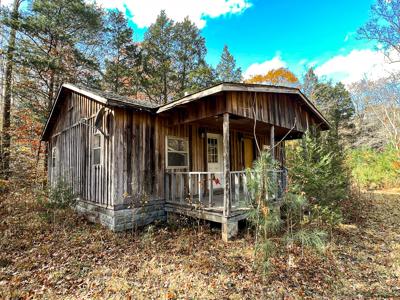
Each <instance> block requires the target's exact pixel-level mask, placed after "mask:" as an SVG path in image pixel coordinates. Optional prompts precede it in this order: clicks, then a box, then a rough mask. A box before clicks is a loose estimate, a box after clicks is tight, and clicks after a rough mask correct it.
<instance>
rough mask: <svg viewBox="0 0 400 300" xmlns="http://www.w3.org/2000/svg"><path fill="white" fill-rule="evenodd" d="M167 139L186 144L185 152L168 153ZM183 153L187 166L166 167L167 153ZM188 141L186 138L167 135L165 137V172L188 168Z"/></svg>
mask: <svg viewBox="0 0 400 300" xmlns="http://www.w3.org/2000/svg"><path fill="white" fill-rule="evenodd" d="M168 139H175V140H180V141H183V142H185V144H186V149H187V150H186V151H168ZM170 152H171V153H184V154H186V155H187V165H186V166H170V165H168V153H170ZM189 159H190V157H189V139H188V138H186V137H178V136H172V135H167V136H165V168H166V169H167V170H172V169H187V168H189V164H190V163H189Z"/></svg>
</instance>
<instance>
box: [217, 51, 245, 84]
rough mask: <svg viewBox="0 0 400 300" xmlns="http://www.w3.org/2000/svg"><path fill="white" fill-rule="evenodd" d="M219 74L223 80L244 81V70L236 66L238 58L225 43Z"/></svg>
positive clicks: (219, 77) (218, 69)
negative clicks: (236, 58)
mask: <svg viewBox="0 0 400 300" xmlns="http://www.w3.org/2000/svg"><path fill="white" fill-rule="evenodd" d="M216 72H217V76H218V80H219V81H221V82H240V81H242V70H241V69H240V68H239V67H236V60H235V58H234V57H233V56H232V54H231V53H230V52H229V49H228V46H227V45H225V46H224V49H223V50H222V54H221V60H220V62H219V64H218V65H217V69H216Z"/></svg>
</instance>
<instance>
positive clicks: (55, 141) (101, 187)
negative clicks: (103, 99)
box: [49, 92, 114, 206]
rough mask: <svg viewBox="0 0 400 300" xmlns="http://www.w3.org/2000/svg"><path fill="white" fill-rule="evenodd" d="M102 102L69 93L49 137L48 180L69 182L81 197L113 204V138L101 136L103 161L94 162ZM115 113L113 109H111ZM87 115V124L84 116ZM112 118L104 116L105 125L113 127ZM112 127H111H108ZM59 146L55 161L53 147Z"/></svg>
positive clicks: (102, 203)
mask: <svg viewBox="0 0 400 300" xmlns="http://www.w3.org/2000/svg"><path fill="white" fill-rule="evenodd" d="M102 106H103V105H102V104H100V103H98V102H95V101H93V100H91V99H89V98H87V97H84V96H82V95H80V94H77V93H73V92H71V93H67V94H66V95H65V98H64V99H63V103H62V106H61V107H60V111H59V113H58V118H57V122H56V124H55V126H54V128H53V131H52V134H51V138H50V141H49V150H50V151H49V180H50V182H51V183H52V184H55V183H56V182H57V181H58V180H60V179H62V180H66V181H68V182H70V184H71V186H72V188H73V191H74V193H75V194H76V195H78V196H79V197H80V198H81V199H84V200H90V201H92V202H94V203H96V204H99V205H102V206H111V205H112V196H113V195H112V190H113V183H112V181H113V177H114V176H113V169H112V165H113V163H112V162H113V151H112V150H113V147H112V146H113V138H112V137H111V138H104V137H103V136H102V135H101V137H100V143H101V163H100V164H99V165H94V164H93V161H92V160H93V155H92V153H93V152H92V145H93V136H94V133H95V129H94V127H93V126H94V119H95V116H96V113H97V112H98V111H99V109H100V108H101V107H102ZM110 113H112V111H111V112H110ZM83 118H86V120H85V121H84V123H86V124H87V125H89V126H87V125H84V124H83V123H82V122H81V120H82V119H83ZM112 126H113V124H112V118H107V117H106V116H104V118H103V128H105V127H112ZM109 129H110V130H112V128H109ZM54 147H56V164H55V167H53V166H52V150H53V148H54Z"/></svg>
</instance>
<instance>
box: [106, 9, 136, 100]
mask: <svg viewBox="0 0 400 300" xmlns="http://www.w3.org/2000/svg"><path fill="white" fill-rule="evenodd" d="M106 39H107V50H108V51H107V53H108V56H107V58H106V60H105V67H106V70H105V74H104V78H103V81H104V86H105V87H106V88H107V89H110V90H112V91H113V92H115V93H118V94H121V95H132V94H135V93H136V92H137V90H138V88H139V87H138V85H139V84H138V78H139V74H138V73H139V65H140V53H139V49H138V47H137V45H136V44H135V43H134V42H133V30H132V29H131V28H130V27H129V26H128V22H127V20H126V18H125V17H124V15H123V14H122V13H121V12H120V11H118V10H111V11H109V12H108V15H107V19H106Z"/></svg>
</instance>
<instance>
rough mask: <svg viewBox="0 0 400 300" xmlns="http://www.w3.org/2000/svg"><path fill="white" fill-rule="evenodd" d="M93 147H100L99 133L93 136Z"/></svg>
mask: <svg viewBox="0 0 400 300" xmlns="http://www.w3.org/2000/svg"><path fill="white" fill-rule="evenodd" d="M93 147H95V148H96V147H100V134H95V135H94V136H93Z"/></svg>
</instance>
